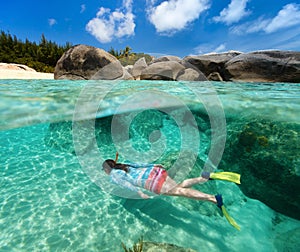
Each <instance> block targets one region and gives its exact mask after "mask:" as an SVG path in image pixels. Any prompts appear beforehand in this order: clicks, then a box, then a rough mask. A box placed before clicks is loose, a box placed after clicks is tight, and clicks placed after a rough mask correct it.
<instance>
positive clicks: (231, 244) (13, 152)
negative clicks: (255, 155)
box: [0, 80, 300, 251]
mask: <svg viewBox="0 0 300 252" xmlns="http://www.w3.org/2000/svg"><path fill="white" fill-rule="evenodd" d="M0 94H1V99H0V111H1V121H0V129H1V132H0V141H1V157H0V163H1V169H0V173H1V176H0V185H1V195H0V230H1V232H0V251H123V250H122V247H121V242H123V243H125V244H126V245H127V246H128V247H129V246H131V245H132V244H133V243H134V242H137V241H138V239H139V238H140V237H141V236H143V238H144V240H146V241H152V242H157V243H170V244H175V245H177V246H181V247H185V248H192V249H194V250H195V251H241V250H243V251H250V250H252V251H253V250H254V251H296V249H297V248H299V238H300V221H299V220H296V219H293V218H290V217H287V216H285V215H283V214H281V213H279V212H277V211H274V210H273V209H271V208H270V207H269V206H267V205H266V204H264V203H262V202H261V201H259V200H257V199H256V198H250V197H248V196H246V195H245V194H244V193H243V192H242V190H241V188H240V186H237V185H235V184H232V183H228V182H222V181H210V182H208V183H206V184H204V185H199V186H197V188H198V189H200V190H203V191H206V192H208V193H212V194H216V193H218V192H221V193H222V194H223V196H224V201H225V204H226V206H227V209H228V211H229V212H230V214H231V215H232V216H233V217H234V218H235V219H236V221H237V222H238V223H239V225H240V226H241V231H240V232H239V231H237V230H235V229H234V228H232V227H231V226H230V225H229V224H228V223H227V222H226V220H225V218H224V217H222V216H221V215H220V213H219V211H218V209H216V207H215V206H214V205H212V204H210V203H206V202H196V201H192V200H187V199H183V198H176V197H167V196H159V197H153V198H152V199H150V200H139V199H130V197H129V196H128V197H126V198H123V197H119V196H120V195H119V194H120V193H119V192H118V191H114V192H113V193H109V192H108V191H109V189H108V185H107V179H106V177H105V175H104V174H102V173H101V171H99V170H98V169H99V162H100V161H101V160H103V159H104V158H109V157H111V158H113V157H114V155H115V151H116V150H118V151H119V152H120V161H125V160H129V161H137V160H141V159H143V160H141V161H147V162H148V161H149V162H150V161H152V162H159V163H162V164H164V165H165V166H166V167H174V169H173V168H171V169H170V171H171V172H174V176H175V177H176V178H177V179H178V180H182V179H184V178H185V177H188V176H197V174H199V173H200V172H201V170H202V169H210V170H212V169H214V168H216V167H215V166H218V165H220V166H221V168H222V165H223V164H224V162H225V161H224V160H222V153H223V151H224V152H225V154H226V151H227V150H228V148H230V146H228V145H226V143H225V142H226V139H227V138H228V136H226V129H227V128H229V129H231V130H232V128H231V125H232V122H233V121H246V120H248V121H249V120H250V121H251V120H257V119H262V120H271V121H273V122H274V123H281V124H285V123H289V124H292V125H293V127H294V126H295V125H296V126H297V125H300V117H299V111H300V84H284V83H273V84H263V83H256V84H251V83H218V82H203V83H201V82H192V83H180V82H159V81H158V82H147V81H134V82H130V81H123V82H107V81H106V82H104V81H102V82H101V81H55V80H28V81H27V80H26V81H25V80H0ZM189 111H191V112H192V114H189V113H188V112H189ZM114 115H115V116H114ZM95 118H97V120H95ZM224 119H226V120H225V121H224ZM83 120H87V121H83ZM114 120H115V121H114ZM72 122H73V131H72V129H71V130H70V128H72ZM85 122H88V123H85ZM89 122H92V124H91V125H92V126H87V125H90V123H89ZM79 125H81V127H79ZM112 125H115V128H113V127H111V126H112ZM121 126H122V127H121ZM296 126H295V127H296ZM76 127H77V129H78V131H76V130H74V129H76ZM89 127H90V128H89ZM126 127H128V128H126ZM82 129H83V130H82ZM86 129H92V130H93V132H92V134H90V133H91V132H90V131H89V133H86V132H84V131H85V130H86ZM111 129H112V130H113V131H112V132H111ZM224 129H225V131H224ZM297 129H299V128H297V127H296V130H295V132H296V133H297V134H299V131H297ZM123 130H124V132H127V131H128V132H127V133H128V134H127V133H126V134H124V135H123V134H120V135H118V131H122V132H123ZM195 130H196V131H195ZM287 130H289V129H287ZM214 134H215V135H214ZM124 137H125V138H124ZM126 137H127V138H126ZM93 138H94V139H96V140H95V141H93V140H91V139H93ZM195 141H196V142H195ZM189 143H192V144H191V145H193V146H190V145H189ZM215 144H217V145H218V146H219V147H220V146H221V147H220V148H221V149H218V148H214V145H215ZM91 146H92V147H91ZM162 146H163V147H162ZM222 148H223V149H222ZM128 150H129V151H128ZM211 150H213V151H211ZM81 151H82V152H81ZM210 151H211V152H210ZM182 153H183V155H182V156H180V155H181V154H182ZM185 153H187V155H188V157H190V155H192V154H194V155H195V156H196V159H195V160H194V161H193V162H192V163H191V165H190V166H189V165H186V167H185V169H182V166H181V163H180V162H179V164H178V165H177V166H180V168H178V167H176V162H177V161H178V160H184V164H189V162H190V161H191V160H190V159H186V155H185ZM287 159H288V157H287ZM296 161H297V160H296ZM296 161H295V162H296ZM174 163H175V164H174ZM203 167H204V168H203ZM205 167H206V168H205ZM298 167H299V166H298ZM172 169H173V170H172ZM296 173H297V171H296ZM298 176H299V175H298ZM121 196H122V195H121ZM123 196H124V195H123ZM125 196H126V195H125ZM128 198H129V199H128Z"/></svg>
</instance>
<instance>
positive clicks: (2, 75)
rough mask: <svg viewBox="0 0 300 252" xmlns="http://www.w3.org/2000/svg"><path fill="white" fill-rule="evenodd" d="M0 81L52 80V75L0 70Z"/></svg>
mask: <svg viewBox="0 0 300 252" xmlns="http://www.w3.org/2000/svg"><path fill="white" fill-rule="evenodd" d="M0 79H51V80H54V74H53V73H40V72H31V71H24V70H13V69H0Z"/></svg>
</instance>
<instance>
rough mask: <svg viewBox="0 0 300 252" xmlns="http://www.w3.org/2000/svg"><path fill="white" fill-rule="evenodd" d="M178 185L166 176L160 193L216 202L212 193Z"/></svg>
mask: <svg viewBox="0 0 300 252" xmlns="http://www.w3.org/2000/svg"><path fill="white" fill-rule="evenodd" d="M180 185H181V184H179V185H177V183H176V182H175V181H174V180H173V179H171V178H170V177H169V176H168V177H167V179H166V181H165V183H164V184H163V186H162V189H161V194H165V195H169V196H181V197H186V198H190V199H195V200H204V201H210V202H212V203H215V204H216V203H217V200H216V198H215V196H214V195H211V194H207V193H203V192H200V191H197V190H194V189H191V188H184V187H181V186H180Z"/></svg>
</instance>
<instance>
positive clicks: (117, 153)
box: [115, 152, 119, 163]
mask: <svg viewBox="0 0 300 252" xmlns="http://www.w3.org/2000/svg"><path fill="white" fill-rule="evenodd" d="M118 158H119V152H116V158H115V163H117V162H118Z"/></svg>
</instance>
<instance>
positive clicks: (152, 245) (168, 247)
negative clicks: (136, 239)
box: [143, 242, 196, 252]
mask: <svg viewBox="0 0 300 252" xmlns="http://www.w3.org/2000/svg"><path fill="white" fill-rule="evenodd" d="M157 251H160V252H196V250H193V249H190V248H182V247H179V246H176V245H174V244H169V243H157V242H143V252H157Z"/></svg>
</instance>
